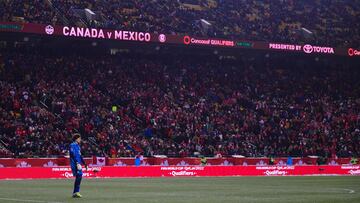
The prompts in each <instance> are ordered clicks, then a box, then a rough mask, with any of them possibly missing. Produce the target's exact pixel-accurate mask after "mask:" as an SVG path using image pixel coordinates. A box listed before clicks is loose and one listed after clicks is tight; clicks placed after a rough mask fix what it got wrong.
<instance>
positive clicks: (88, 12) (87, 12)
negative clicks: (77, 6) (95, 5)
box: [84, 8, 95, 20]
mask: <svg viewBox="0 0 360 203" xmlns="http://www.w3.org/2000/svg"><path fill="white" fill-rule="evenodd" d="M84 10H85V15H86V18H87V19H88V20H92V19H93V17H95V13H94V12H93V11H92V10H90V9H88V8H85V9H84Z"/></svg>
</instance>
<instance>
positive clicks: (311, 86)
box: [0, 50, 360, 157]
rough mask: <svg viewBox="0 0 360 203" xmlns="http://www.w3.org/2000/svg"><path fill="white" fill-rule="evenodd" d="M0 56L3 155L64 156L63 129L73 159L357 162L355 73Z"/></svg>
mask: <svg viewBox="0 0 360 203" xmlns="http://www.w3.org/2000/svg"><path fill="white" fill-rule="evenodd" d="M3 53H5V54H3V55H2V56H1V57H0V114H1V116H0V140H1V143H0V145H1V146H3V147H4V149H7V151H8V156H16V157H33V156H52V155H65V154H66V153H67V147H68V144H69V142H70V137H71V133H73V132H80V133H81V134H82V136H83V138H84V140H85V143H84V144H83V145H82V147H83V153H84V154H85V155H102V154H103V153H105V154H107V155H108V156H111V157H120V156H121V157H123V156H134V155H137V154H138V153H142V154H144V155H145V156H153V155H167V156H182V157H185V156H194V155H198V154H200V155H205V156H229V155H244V156H250V157H252V156H288V155H291V156H308V155H320V156H326V157H335V156H337V157H350V156H359V155H360V154H359V153H360V80H359V78H360V71H359V69H356V68H347V67H346V66H345V65H339V64H333V65H331V64H328V65H326V64H322V65H321V66H320V65H319V67H316V64H317V63H320V62H315V61H311V62H306V61H305V62H299V63H295V62H289V63H288V64H287V65H286V63H285V62H284V64H282V65H280V63H279V64H278V63H277V62H260V61H258V60H257V59H256V60H255V61H252V60H251V59H237V60H235V61H233V60H218V59H214V60H210V59H209V57H206V58H201V57H200V56H199V58H197V59H196V60H195V59H190V58H181V56H176V57H175V56H174V57H171V56H167V57H164V58H161V57H160V56H158V57H156V56H153V55H145V54H144V55H141V56H139V55H136V56H132V55H129V56H105V55H103V56H96V57H94V56H70V55H66V56H61V55H60V54H53V55H50V56H48V55H47V54H46V53H36V51H34V50H32V51H31V53H28V52H23V51H20V50H17V51H14V52H9V51H7V52H3ZM264 60H265V59H264ZM281 60H286V59H284V58H282V59H281ZM299 61H301V60H299ZM309 64H311V65H309ZM5 151H6V150H5ZM4 154H5V153H3V156H5V155H4Z"/></svg>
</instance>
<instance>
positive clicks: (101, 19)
mask: <svg viewBox="0 0 360 203" xmlns="http://www.w3.org/2000/svg"><path fill="white" fill-rule="evenodd" d="M85 9H89V10H88V11H85ZM0 15H1V16H0V20H3V21H25V22H34V23H43V24H62V25H64V24H65V25H78V26H88V27H102V28H113V29H127V30H137V31H148V32H160V33H168V34H190V35H195V36H211V37H221V38H223V37H224V38H234V39H245V40H260V41H273V42H285V43H300V42H306V43H314V44H318V45H328V46H330V45H331V46H346V47H349V46H352V47H359V46H360V44H359V42H360V31H359V28H360V20H359V16H360V1H359V0H351V1H350V0H316V1H314V0H305V1H298V0H279V1H271V0H264V1H253V0H178V1H166V0H154V1H142V0H126V1H117V0H100V1H94V0H66V1H63V0H34V1H28V0H26V1H24V0H21V1H19V0H4V1H1V2H0Z"/></svg>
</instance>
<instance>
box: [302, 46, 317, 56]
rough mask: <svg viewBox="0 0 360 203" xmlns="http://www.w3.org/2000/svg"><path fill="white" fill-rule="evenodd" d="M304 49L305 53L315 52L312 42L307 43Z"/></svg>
mask: <svg viewBox="0 0 360 203" xmlns="http://www.w3.org/2000/svg"><path fill="white" fill-rule="evenodd" d="M303 50H304V52H305V53H307V54H310V53H312V52H313V50H314V48H313V46H311V45H310V44H305V45H304V47H303Z"/></svg>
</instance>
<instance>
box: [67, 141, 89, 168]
mask: <svg viewBox="0 0 360 203" xmlns="http://www.w3.org/2000/svg"><path fill="white" fill-rule="evenodd" d="M77 164H85V162H84V159H83V158H82V156H81V152H80V146H79V144H78V143H77V142H73V143H71V144H70V165H71V167H76V165H77Z"/></svg>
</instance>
